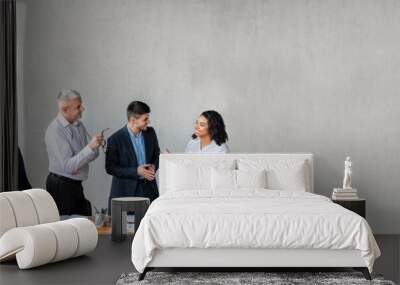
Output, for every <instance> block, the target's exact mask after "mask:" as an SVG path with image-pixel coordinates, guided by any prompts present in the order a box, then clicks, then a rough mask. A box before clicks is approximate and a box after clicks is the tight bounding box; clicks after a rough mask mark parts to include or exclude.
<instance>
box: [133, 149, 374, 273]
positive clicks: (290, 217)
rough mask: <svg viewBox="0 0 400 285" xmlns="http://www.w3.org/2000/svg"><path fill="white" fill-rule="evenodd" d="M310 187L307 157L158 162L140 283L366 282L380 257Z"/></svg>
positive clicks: (354, 220)
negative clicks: (233, 273) (193, 272)
mask: <svg viewBox="0 0 400 285" xmlns="http://www.w3.org/2000/svg"><path fill="white" fill-rule="evenodd" d="M209 167H212V170H211V171H212V172H210V169H209ZM190 169H197V170H196V171H197V172H193V171H192V172H191V170H190ZM234 169H238V170H239V171H232V170H234ZM262 169H265V170H266V172H265V173H264V174H265V179H266V181H267V182H266V184H265V186H264V187H261V186H260V185H259V183H260V181H261V180H260V177H264V176H262V175H264V174H263V172H262V171H261V170H262ZM193 173H195V176H193ZM210 173H211V177H209V176H210ZM231 173H233V174H232V175H235V177H234V180H233V181H234V183H235V186H234V187H233V186H232V185H230V180H229V179H231V176H229V175H230V174H231ZM191 175H192V176H191ZM246 175H247V176H246ZM232 177H233V176H232ZM240 177H241V178H240ZM313 180H314V179H313V156H312V154H228V155H220V154H219V155H193V154H168V155H164V154H163V155H161V157H160V171H159V191H160V197H159V198H158V199H156V200H155V201H154V202H153V203H152V205H151V206H150V208H149V210H148V211H147V213H146V215H145V217H144V219H143V220H142V221H141V224H140V227H139V228H138V230H137V233H136V235H135V237H134V240H133V243H132V262H133V264H134V266H135V268H136V269H137V270H138V271H139V272H141V273H142V275H141V277H140V278H141V279H142V278H144V274H145V273H146V271H148V270H149V269H151V268H154V267H168V268H171V267H237V268H243V267H354V268H361V269H362V271H363V273H364V275H365V276H366V278H370V276H369V272H371V271H372V268H373V263H374V260H375V259H376V258H377V257H379V255H380V251H379V248H378V246H377V244H376V242H375V239H374V237H373V235H372V232H371V230H370V228H369V226H368V223H367V222H366V221H365V219H363V218H362V217H360V216H358V215H357V214H355V213H353V212H351V211H348V210H346V209H344V208H342V207H341V206H339V205H337V204H335V203H333V202H331V201H330V199H328V198H326V197H323V196H320V195H316V194H313V191H314V189H313V187H314V185H313ZM216 181H217V182H216ZM189 184H190V185H189ZM238 185H239V186H240V188H239V186H238ZM255 185H256V186H257V187H255ZM265 188H267V189H265ZM271 189H273V190H271Z"/></svg>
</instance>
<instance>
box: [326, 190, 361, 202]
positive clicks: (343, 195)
mask: <svg viewBox="0 0 400 285" xmlns="http://www.w3.org/2000/svg"><path fill="white" fill-rule="evenodd" d="M332 199H333V200H355V199H358V195H357V189H354V188H353V189H343V188H333V193H332Z"/></svg>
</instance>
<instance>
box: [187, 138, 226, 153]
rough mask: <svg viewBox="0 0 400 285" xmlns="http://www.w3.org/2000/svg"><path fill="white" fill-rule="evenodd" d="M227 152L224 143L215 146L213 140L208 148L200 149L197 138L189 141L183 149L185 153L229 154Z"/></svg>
mask: <svg viewBox="0 0 400 285" xmlns="http://www.w3.org/2000/svg"><path fill="white" fill-rule="evenodd" d="M229 152H230V150H229V147H228V145H227V144H226V143H223V144H221V145H217V144H216V142H215V141H214V140H213V141H211V143H210V144H209V145H208V146H206V147H203V148H202V149H201V148H200V140H199V138H195V139H192V140H190V141H189V142H188V144H187V146H186V148H185V153H229Z"/></svg>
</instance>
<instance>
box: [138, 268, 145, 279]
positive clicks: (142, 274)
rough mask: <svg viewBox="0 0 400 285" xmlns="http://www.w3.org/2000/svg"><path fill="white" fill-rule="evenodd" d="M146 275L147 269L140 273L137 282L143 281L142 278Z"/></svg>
mask: <svg viewBox="0 0 400 285" xmlns="http://www.w3.org/2000/svg"><path fill="white" fill-rule="evenodd" d="M146 273H147V267H146V268H145V269H144V271H143V272H142V273H140V274H139V278H138V281H142V280H143V279H144V277H145V276H146Z"/></svg>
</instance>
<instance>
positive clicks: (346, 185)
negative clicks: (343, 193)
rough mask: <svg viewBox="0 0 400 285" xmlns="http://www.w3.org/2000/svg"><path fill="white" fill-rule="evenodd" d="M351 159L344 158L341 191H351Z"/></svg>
mask: <svg viewBox="0 0 400 285" xmlns="http://www.w3.org/2000/svg"><path fill="white" fill-rule="evenodd" d="M351 164H352V162H351V158H350V156H348V157H346V160H345V162H344V178H343V189H352V188H351V178H352V176H353V171H352V170H351Z"/></svg>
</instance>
